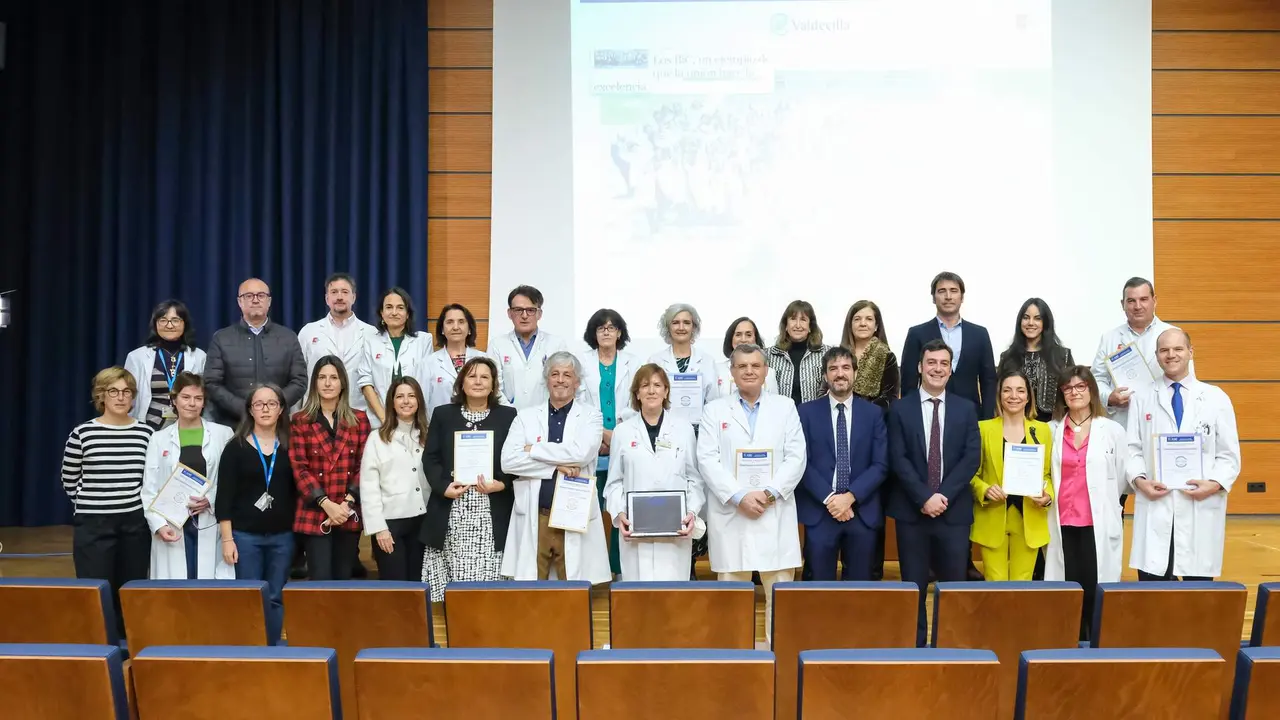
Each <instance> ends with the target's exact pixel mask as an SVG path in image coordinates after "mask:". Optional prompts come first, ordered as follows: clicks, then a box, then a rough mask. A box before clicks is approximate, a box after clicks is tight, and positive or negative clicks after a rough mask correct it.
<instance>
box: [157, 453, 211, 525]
mask: <svg viewBox="0 0 1280 720" xmlns="http://www.w3.org/2000/svg"><path fill="white" fill-rule="evenodd" d="M209 487H210V484H209V480H208V478H206V477H205V476H203V475H201V474H200V473H198V472H196V471H195V470H192V469H191V468H189V467H187V466H186V465H183V464H181V463H179V464H178V467H176V468H174V469H173V474H172V475H170V476H169V479H168V480H166V481H165V482H164V485H162V486H161V487H160V492H159V493H157V494H156V499H155V500H152V501H151V507H150V508H149V510H151V512H154V513H155V514H157V515H159V516H160V517H162V518H164V519H165V521H167V522H168V523H169V524H170V525H172V526H174V527H179V528H180V527H182V526H183V525H185V524H186V522H187V518H188V517H190V516H191V511H190V510H189V509H188V505H190V503H191V498H193V497H199V498H202V497H204V496H205V495H206V494H207V493H208V492H209Z"/></svg>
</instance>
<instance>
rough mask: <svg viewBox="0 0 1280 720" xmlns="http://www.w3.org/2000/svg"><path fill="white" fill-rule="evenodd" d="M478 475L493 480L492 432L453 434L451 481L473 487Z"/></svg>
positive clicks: (461, 432)
mask: <svg viewBox="0 0 1280 720" xmlns="http://www.w3.org/2000/svg"><path fill="white" fill-rule="evenodd" d="M480 475H483V476H484V479H485V480H493V431H492V430H460V431H458V432H455V433H454V434H453V481H454V482H456V483H458V484H460V485H475V484H476V478H477V477H478V476H480Z"/></svg>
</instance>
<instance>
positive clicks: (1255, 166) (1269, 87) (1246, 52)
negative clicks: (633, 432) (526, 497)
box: [424, 0, 1280, 513]
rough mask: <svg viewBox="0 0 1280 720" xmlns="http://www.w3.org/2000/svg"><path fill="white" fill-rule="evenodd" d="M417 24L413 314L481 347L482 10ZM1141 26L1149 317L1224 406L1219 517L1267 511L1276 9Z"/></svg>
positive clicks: (487, 49)
mask: <svg viewBox="0 0 1280 720" xmlns="http://www.w3.org/2000/svg"><path fill="white" fill-rule="evenodd" d="M566 1H568V0H566ZM427 22H428V26H429V31H428V45H427V54H428V62H429V65H430V72H429V77H430V92H429V96H430V100H429V110H430V116H429V119H428V122H429V123H430V136H429V157H428V159H427V163H428V169H429V171H430V177H429V183H428V189H427V208H428V216H429V218H430V219H429V221H428V224H427V234H428V238H427V242H428V258H429V262H428V273H427V288H428V299H427V300H428V301H427V308H426V312H424V314H425V315H428V316H434V314H435V313H436V312H438V311H439V308H440V306H441V305H443V304H444V303H446V302H461V303H463V304H465V305H466V306H467V307H469V308H470V309H471V310H472V311H473V312H474V313H475V315H476V319H477V321H478V322H479V325H480V344H481V346H482V347H483V346H484V342H485V339H486V338H487V336H488V329H489V319H490V317H491V314H492V316H493V317H494V318H495V320H494V322H495V323H496V324H497V327H498V328H502V327H503V326H504V324H505V322H506V320H505V315H504V314H503V313H502V308H490V307H489V280H488V278H489V218H490V187H491V183H490V180H491V175H490V169H491V162H490V159H491V158H490V152H491V145H492V129H493V98H492V89H493V74H492V65H493V3H492V0H427ZM1152 28H1153V36H1152V68H1153V73H1152V78H1151V82H1152V108H1151V115H1152V117H1151V123H1152V170H1153V173H1154V175H1153V177H1152V184H1153V190H1154V207H1153V208H1152V221H1153V223H1154V226H1155V282H1156V290H1157V294H1158V296H1159V314H1160V316H1161V317H1162V318H1164V319H1165V320H1167V321H1169V322H1173V323H1176V324H1179V325H1183V326H1185V327H1186V328H1187V329H1188V330H1189V331H1190V332H1191V333H1192V338H1193V341H1194V344H1195V347H1196V369H1197V372H1198V374H1199V377H1200V378H1201V379H1202V380H1205V381H1208V382H1213V383H1218V384H1221V385H1222V387H1223V388H1224V389H1225V390H1226V391H1227V393H1228V394H1229V395H1230V396H1231V399H1232V401H1233V402H1234V404H1235V407H1236V416H1237V418H1238V420H1239V425H1240V437H1241V440H1242V449H1243V455H1244V467H1245V471H1244V474H1243V476H1242V477H1241V479H1240V484H1239V485H1238V486H1237V488H1236V489H1235V490H1234V491H1233V492H1232V493H1231V505H1230V507H1231V510H1232V512H1237V513H1280V478H1276V477H1274V476H1275V473H1276V472H1277V470H1280V412H1277V411H1276V410H1275V408H1280V289H1277V288H1280V284H1278V283H1276V282H1275V278H1276V275H1277V271H1280V2H1275V0H1152ZM1098 291H1101V292H1117V291H1116V289H1114V288H1102V289H1099V290H1098ZM1118 299H1119V297H1118V292H1117V300H1118ZM1116 316H1117V322H1119V319H1120V311H1119V306H1118V305H1117V310H1116ZM433 329H434V328H433ZM1272 343H1275V344H1272ZM1247 483H1266V490H1265V491H1264V492H1253V493H1251V492H1247V489H1248V488H1247Z"/></svg>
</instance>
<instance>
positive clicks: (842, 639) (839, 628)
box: [772, 582, 920, 720]
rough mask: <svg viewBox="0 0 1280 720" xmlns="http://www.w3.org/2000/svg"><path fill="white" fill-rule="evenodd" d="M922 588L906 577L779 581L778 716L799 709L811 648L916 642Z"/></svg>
mask: <svg viewBox="0 0 1280 720" xmlns="http://www.w3.org/2000/svg"><path fill="white" fill-rule="evenodd" d="M919 597H920V596H919V591H918V590H917V589H916V586H915V585H914V584H912V583H906V582H785V583H778V584H776V585H774V586H773V633H772V642H773V652H774V655H776V656H777V659H778V662H777V670H776V672H777V680H776V688H777V699H776V707H777V713H778V715H777V717H778V720H791V719H792V718H794V717H795V713H796V681H797V674H798V671H799V665H798V662H799V656H800V653H801V652H804V651H805V650H840V649H860V648H910V647H915V645H916V608H917V602H918V598H919Z"/></svg>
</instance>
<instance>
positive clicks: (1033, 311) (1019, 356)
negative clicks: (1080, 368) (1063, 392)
mask: <svg viewBox="0 0 1280 720" xmlns="http://www.w3.org/2000/svg"><path fill="white" fill-rule="evenodd" d="M1072 365H1075V360H1074V359H1073V358H1072V357H1071V348H1066V347H1063V346H1062V341H1061V340H1059V339H1058V333H1057V331H1056V330H1055V329H1054V325H1053V311H1052V310H1050V309H1049V303H1047V302H1045V301H1044V300H1041V299H1040V298H1030V299H1029V300H1027V301H1026V302H1024V303H1022V307H1021V308H1020V309H1019V310H1018V323H1017V325H1016V326H1015V327H1014V330H1013V342H1011V343H1009V347H1008V348H1007V349H1006V350H1005V351H1004V352H1002V353H1000V362H998V363H996V372H997V374H1000V373H1010V372H1019V371H1021V372H1023V373H1025V374H1026V376H1027V379H1028V380H1029V381H1030V382H1031V389H1032V391H1034V392H1035V396H1036V407H1035V413H1036V419H1037V420H1039V421H1040V422H1049V420H1050V419H1052V418H1053V398H1054V397H1055V396H1056V395H1057V391H1058V387H1057V385H1058V378H1059V377H1060V376H1061V375H1062V371H1063V369H1065V368H1067V367H1070V366H1072Z"/></svg>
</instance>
